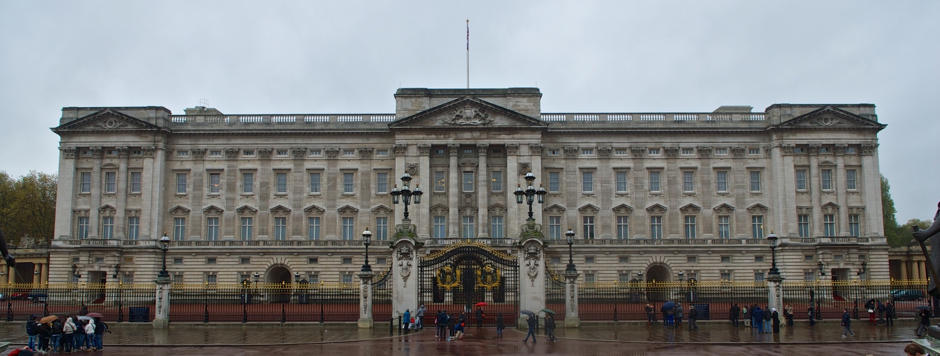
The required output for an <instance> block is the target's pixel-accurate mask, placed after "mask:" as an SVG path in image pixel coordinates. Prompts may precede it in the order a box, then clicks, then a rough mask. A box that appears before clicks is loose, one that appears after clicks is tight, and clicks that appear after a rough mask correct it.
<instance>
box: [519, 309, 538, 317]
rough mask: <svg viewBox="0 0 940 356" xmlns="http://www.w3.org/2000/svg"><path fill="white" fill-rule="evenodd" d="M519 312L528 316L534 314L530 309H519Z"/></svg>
mask: <svg viewBox="0 0 940 356" xmlns="http://www.w3.org/2000/svg"><path fill="white" fill-rule="evenodd" d="M519 314H522V315H528V316H535V313H533V312H532V311H531V310H521V311H519Z"/></svg>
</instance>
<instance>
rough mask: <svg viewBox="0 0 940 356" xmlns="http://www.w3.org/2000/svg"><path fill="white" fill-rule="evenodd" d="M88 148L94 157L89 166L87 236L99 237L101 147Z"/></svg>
mask: <svg viewBox="0 0 940 356" xmlns="http://www.w3.org/2000/svg"><path fill="white" fill-rule="evenodd" d="M89 150H90V151H91V155H92V157H93V158H94V163H93V166H92V167H91V206H90V209H88V238H92V239H100V238H101V235H100V233H99V229H98V227H99V226H101V218H100V217H99V216H100V215H99V214H98V213H99V210H98V209H101V188H102V186H101V161H102V157H101V154H102V150H101V147H92V148H89Z"/></svg>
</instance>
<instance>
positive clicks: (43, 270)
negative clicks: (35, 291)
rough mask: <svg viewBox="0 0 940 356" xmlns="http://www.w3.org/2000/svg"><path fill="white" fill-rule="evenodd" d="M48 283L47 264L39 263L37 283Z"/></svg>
mask: <svg viewBox="0 0 940 356" xmlns="http://www.w3.org/2000/svg"><path fill="white" fill-rule="evenodd" d="M48 283H49V264H48V263H43V264H40V265H39V284H48Z"/></svg>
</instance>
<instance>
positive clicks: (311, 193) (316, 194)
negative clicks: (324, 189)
mask: <svg viewBox="0 0 940 356" xmlns="http://www.w3.org/2000/svg"><path fill="white" fill-rule="evenodd" d="M307 195H309V196H320V195H323V193H320V192H307Z"/></svg>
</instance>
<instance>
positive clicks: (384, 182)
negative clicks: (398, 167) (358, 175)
mask: <svg viewBox="0 0 940 356" xmlns="http://www.w3.org/2000/svg"><path fill="white" fill-rule="evenodd" d="M375 192H376V193H378V194H385V193H388V172H376V173H375Z"/></svg>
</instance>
